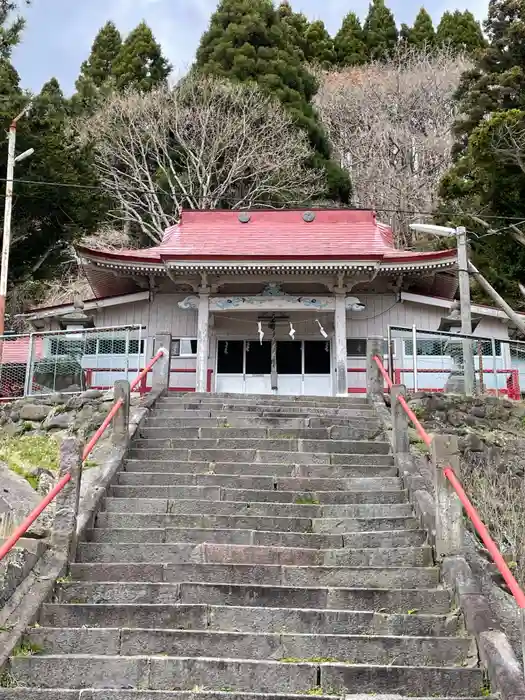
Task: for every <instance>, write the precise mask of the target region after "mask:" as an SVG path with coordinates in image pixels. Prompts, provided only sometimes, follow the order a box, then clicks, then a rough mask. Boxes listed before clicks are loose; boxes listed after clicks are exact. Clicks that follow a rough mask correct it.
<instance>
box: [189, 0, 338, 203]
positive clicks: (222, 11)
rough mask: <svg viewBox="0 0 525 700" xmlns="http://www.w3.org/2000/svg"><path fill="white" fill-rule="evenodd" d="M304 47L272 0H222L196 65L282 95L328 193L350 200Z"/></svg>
mask: <svg viewBox="0 0 525 700" xmlns="http://www.w3.org/2000/svg"><path fill="white" fill-rule="evenodd" d="M303 61H304V55H303V53H302V51H301V50H300V49H299V48H298V47H297V46H296V45H295V44H294V43H293V42H292V41H291V40H290V29H289V26H288V25H287V24H286V22H283V20H282V19H281V18H280V16H279V12H278V11H277V10H276V9H275V8H274V6H273V4H272V0H221V2H219V6H218V8H217V10H216V11H215V13H214V14H213V15H212V17H211V21H210V26H209V28H208V30H207V31H206V32H205V34H204V35H203V37H202V39H201V43H200V46H199V48H198V50H197V62H196V67H197V69H198V70H201V71H203V72H204V73H208V74H211V75H218V76H221V77H227V78H230V79H233V80H240V81H243V82H246V81H254V82H256V83H258V85H259V87H261V89H263V90H264V91H266V92H269V93H270V94H272V95H274V96H275V97H276V98H277V99H279V100H280V101H281V102H282V103H283V104H284V105H285V106H286V107H287V108H288V109H289V110H290V112H291V114H292V116H293V117H294V119H295V121H296V123H297V125H298V127H300V128H304V129H305V130H306V131H307V132H308V135H309V139H310V143H311V145H312V147H313V148H314V149H315V157H314V159H313V162H312V165H313V166H314V167H322V168H323V169H324V170H325V172H326V174H327V182H328V191H327V196H328V197H330V198H332V199H337V200H340V201H342V202H348V200H349V196H350V184H349V181H348V176H347V175H346V173H345V172H344V171H343V170H342V169H341V168H340V167H339V166H338V165H337V164H335V163H334V162H332V161H331V160H330V146H329V143H328V138H327V136H326V133H325V132H324V129H323V127H322V125H321V123H320V120H319V117H318V115H317V113H316V111H315V109H314V107H313V106H312V104H311V101H312V98H313V97H314V95H315V93H316V90H317V83H316V80H315V78H314V77H313V76H312V75H311V74H310V73H309V72H308V71H307V69H306V68H305V66H304V64H303Z"/></svg>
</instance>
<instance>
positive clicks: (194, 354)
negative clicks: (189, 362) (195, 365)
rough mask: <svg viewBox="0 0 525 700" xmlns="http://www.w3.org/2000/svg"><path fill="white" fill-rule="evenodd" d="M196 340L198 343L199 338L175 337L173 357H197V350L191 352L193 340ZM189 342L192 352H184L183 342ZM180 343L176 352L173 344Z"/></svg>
mask: <svg viewBox="0 0 525 700" xmlns="http://www.w3.org/2000/svg"><path fill="white" fill-rule="evenodd" d="M192 341H194V342H195V343H197V338H173V339H172V341H171V342H172V357H181V358H188V357H197V350H195V352H191V342H192ZM185 342H186V343H189V344H190V345H189V347H190V352H183V343H185ZM174 343H178V344H179V352H178V354H176V353H175V352H174V351H173V344H174Z"/></svg>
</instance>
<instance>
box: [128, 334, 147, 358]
mask: <svg viewBox="0 0 525 700" xmlns="http://www.w3.org/2000/svg"><path fill="white" fill-rule="evenodd" d="M144 346H145V342H144V339H141V340H140V348H139V341H138V339H137V338H135V339H131V340H130V341H129V350H128V352H129V354H130V355H139V354H140V355H143V354H144Z"/></svg>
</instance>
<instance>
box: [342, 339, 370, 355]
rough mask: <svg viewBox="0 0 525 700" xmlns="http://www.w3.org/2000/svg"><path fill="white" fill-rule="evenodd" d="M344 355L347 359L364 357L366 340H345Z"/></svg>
mask: <svg viewBox="0 0 525 700" xmlns="http://www.w3.org/2000/svg"><path fill="white" fill-rule="evenodd" d="M346 354H347V355H348V357H366V338H347V339H346Z"/></svg>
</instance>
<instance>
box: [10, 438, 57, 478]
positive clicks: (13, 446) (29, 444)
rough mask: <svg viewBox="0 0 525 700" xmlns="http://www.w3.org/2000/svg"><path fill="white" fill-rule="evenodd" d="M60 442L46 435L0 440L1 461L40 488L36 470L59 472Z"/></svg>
mask: <svg viewBox="0 0 525 700" xmlns="http://www.w3.org/2000/svg"><path fill="white" fill-rule="evenodd" d="M58 452H59V447H58V442H57V441H56V440H55V439H54V438H52V437H49V436H44V435H20V436H18V437H15V436H6V437H2V438H1V439H0V461H1V462H5V463H6V464H7V466H8V467H9V469H10V470H11V471H12V472H15V474H19V475H20V476H22V477H23V478H24V479H25V480H26V481H27V482H28V483H29V484H30V485H31V486H32V488H34V489H36V488H37V487H38V477H36V476H32V475H31V472H32V471H33V470H34V469H36V468H40V469H47V470H49V471H51V472H56V471H57V470H58V459H59V454H58Z"/></svg>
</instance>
